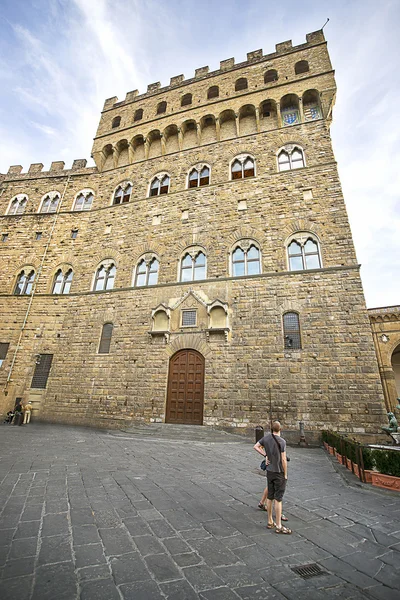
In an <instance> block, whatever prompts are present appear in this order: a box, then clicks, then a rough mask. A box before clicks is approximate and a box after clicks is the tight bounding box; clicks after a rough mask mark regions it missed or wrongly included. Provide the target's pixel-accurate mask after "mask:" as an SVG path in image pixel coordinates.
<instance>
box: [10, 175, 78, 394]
mask: <svg viewBox="0 0 400 600" xmlns="http://www.w3.org/2000/svg"><path fill="white" fill-rule="evenodd" d="M70 178H71V176H70V175H68V177H67V181H66V182H65V186H64V190H63V192H62V194H61V199H60V202H59V205H58V209H57V211H56V213H55V215H54V221H53V225H52V227H51V230H50V234H49V237H48V240H47V244H46V246H45V249H44V252H43V256H42V258H41V261H40V265H39V268H38V271H37V275H36V277H35V280H34V282H33V288H32V293H31V295H30V298H29V303H28V306H27V309H26V313H25V318H24V321H23V323H22V326H21V331H20V332H19V337H18V342H17V345H16V347H15V350H14V355H13V358H12V361H11V365H10V369H9V371H8V375H7V381H6V383H5V385H4V392H6V391H7V388H8V385H9V383H10V381H11V375H12V372H13V369H14V365H15V361H16V360H17V354H18V351H19V349H20V346H21V341H22V336H23V335H24V331H25V328H26V324H27V322H28V318H29V314H30V311H31V307H32V303H33V298H34V296H35V292H36V286H37V283H38V281H39V277H40V274H41V272H42V269H43V265H44V261H45V260H46V256H47V252H48V249H49V246H50V242H51V240H52V238H53V233H54V229H55V227H56V224H57V220H58V215H59V214H60V211H61V207H62V204H63V201H64V197H65V192H66V191H67V187H68V184H69V181H70Z"/></svg>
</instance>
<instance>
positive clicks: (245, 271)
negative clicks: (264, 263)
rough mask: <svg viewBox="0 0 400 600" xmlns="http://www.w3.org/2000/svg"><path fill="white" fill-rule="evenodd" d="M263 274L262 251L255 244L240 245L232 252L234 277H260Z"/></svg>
mask: <svg viewBox="0 0 400 600" xmlns="http://www.w3.org/2000/svg"><path fill="white" fill-rule="evenodd" d="M259 273H261V260H260V250H259V249H258V248H257V246H256V245H255V244H251V243H249V242H247V243H239V244H238V245H237V246H236V248H235V250H234V251H233V252H232V275H233V276H234V277H240V276H242V275H258V274H259Z"/></svg>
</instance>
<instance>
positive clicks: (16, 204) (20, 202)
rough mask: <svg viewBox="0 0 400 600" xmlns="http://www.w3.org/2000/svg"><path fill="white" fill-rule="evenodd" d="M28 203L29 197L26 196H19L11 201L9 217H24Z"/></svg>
mask: <svg viewBox="0 0 400 600" xmlns="http://www.w3.org/2000/svg"><path fill="white" fill-rule="evenodd" d="M27 202H28V196H26V195H25V194H18V195H17V196H14V198H12V199H11V202H10V205H9V207H8V211H7V214H8V215H22V213H23V212H25V207H26V203H27Z"/></svg>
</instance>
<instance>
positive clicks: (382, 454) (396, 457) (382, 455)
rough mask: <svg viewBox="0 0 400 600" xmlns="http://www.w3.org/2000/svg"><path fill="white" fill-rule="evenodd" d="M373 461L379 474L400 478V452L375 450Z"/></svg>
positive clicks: (373, 451)
mask: <svg viewBox="0 0 400 600" xmlns="http://www.w3.org/2000/svg"><path fill="white" fill-rule="evenodd" d="M372 459H373V461H374V463H375V466H376V469H377V470H378V471H379V473H383V474H384V475H394V476H395V477H400V451H399V450H381V449H379V448H374V449H373V450H372Z"/></svg>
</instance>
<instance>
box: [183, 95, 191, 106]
mask: <svg viewBox="0 0 400 600" xmlns="http://www.w3.org/2000/svg"><path fill="white" fill-rule="evenodd" d="M189 104H192V94H185V95H184V96H182V98H181V106H189Z"/></svg>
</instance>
